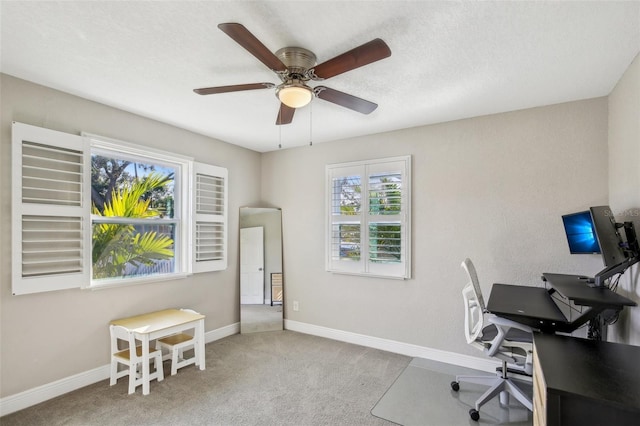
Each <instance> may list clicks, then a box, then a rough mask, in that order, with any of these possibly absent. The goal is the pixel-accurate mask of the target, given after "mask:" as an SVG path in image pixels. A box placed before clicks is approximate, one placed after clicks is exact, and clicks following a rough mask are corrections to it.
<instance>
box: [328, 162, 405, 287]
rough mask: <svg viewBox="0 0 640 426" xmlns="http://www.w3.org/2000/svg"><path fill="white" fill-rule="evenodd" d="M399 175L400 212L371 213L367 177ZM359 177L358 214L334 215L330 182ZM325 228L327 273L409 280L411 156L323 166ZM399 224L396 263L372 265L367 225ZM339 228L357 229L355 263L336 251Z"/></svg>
mask: <svg viewBox="0 0 640 426" xmlns="http://www.w3.org/2000/svg"><path fill="white" fill-rule="evenodd" d="M396 172H399V173H400V175H401V189H400V191H401V203H400V206H401V207H400V212H399V213H398V214H397V215H396V214H382V215H380V214H372V213H371V212H370V211H369V206H370V192H369V190H370V187H369V179H370V177H371V176H375V175H380V174H384V173H396ZM356 176H358V177H359V178H360V185H359V186H360V208H359V213H358V214H348V215H344V214H335V213H336V211H337V210H336V208H339V207H338V206H337V205H335V203H334V192H335V191H336V188H334V185H335V184H334V180H335V179H340V178H348V177H356ZM325 190H326V198H325V200H326V201H325V202H326V209H325V215H326V228H325V238H326V241H325V268H326V270H327V271H329V272H333V273H340V274H350V275H359V276H368V277H381V278H393V279H410V278H411V156H410V155H406V156H398V157H388V158H380V159H372V160H364V161H354V162H348V163H336V164H329V165H327V166H326V186H325ZM380 223H382V224H384V223H390V224H396V223H398V224H399V225H400V238H401V243H400V259H401V260H400V261H399V262H397V263H385V262H374V261H372V260H371V257H370V234H369V228H370V225H371V224H380ZM340 225H357V226H359V231H360V235H359V245H360V256H359V259H358V260H347V259H346V258H342V259H341V258H340V257H341V256H340V255H339V254H338V257H336V253H337V251H339V250H341V247H342V244H341V242H338V246H336V243H335V241H334V240H335V236H334V235H333V234H334V228H335V226H340Z"/></svg>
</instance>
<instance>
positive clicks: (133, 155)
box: [82, 132, 194, 289]
mask: <svg viewBox="0 0 640 426" xmlns="http://www.w3.org/2000/svg"><path fill="white" fill-rule="evenodd" d="M82 136H83V137H84V138H85V139H86V141H87V143H88V144H89V149H88V156H89V162H90V163H91V156H92V155H93V154H98V155H103V156H113V157H114V158H118V159H126V160H133V161H140V162H144V163H150V164H154V165H162V166H169V167H172V168H174V169H175V170H176V173H175V175H174V206H179V208H176V209H175V210H174V218H173V219H171V220H163V219H161V220H162V221H163V222H164V223H173V224H175V234H176V236H177V237H178V238H176V239H175V240H174V244H175V246H174V258H175V268H176V271H175V272H172V273H168V274H155V275H148V276H138V277H129V278H126V279H123V278H122V277H115V278H102V279H100V280H94V279H93V263H91V264H90V267H91V268H90V269H91V272H90V277H91V279H90V282H89V283H88V284H87V285H86V286H85V287H84V288H92V289H98V288H105V287H114V286H123V285H131V284H144V283H147V282H155V281H160V280H163V281H164V280H172V279H180V278H185V277H187V276H189V275H191V274H192V267H191V265H192V261H191V253H190V250H189V246H190V240H191V221H190V220H189V217H190V206H191V196H190V193H191V189H192V188H191V179H190V177H191V175H192V173H193V168H194V165H193V164H194V162H193V159H192V158H191V157H187V156H183V155H179V154H175V153H171V152H168V151H163V150H159V149H154V148H149V147H146V146H141V145H137V144H133V143H130V142H124V141H121V140H117V139H112V138H107V137H104V136H99V135H95V134H92V133H87V132H82ZM88 184H89V187H90V186H91V176H90V175H89V177H88ZM145 220H146V219H142V220H140V219H138V220H136V219H126V223H129V224H144V222H145ZM96 222H111V223H118V222H119V223H123V220H122V219H119V218H114V219H104V218H100V219H98V218H97V217H96V216H94V215H91V223H90V229H91V230H92V229H93V225H94V223H96ZM158 223H160V222H156V221H155V220H154V224H158ZM91 235H93V234H92V233H91Z"/></svg>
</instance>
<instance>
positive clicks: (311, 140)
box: [309, 102, 313, 146]
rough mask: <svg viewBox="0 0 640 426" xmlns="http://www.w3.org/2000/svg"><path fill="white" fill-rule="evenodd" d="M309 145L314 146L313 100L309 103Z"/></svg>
mask: <svg viewBox="0 0 640 426" xmlns="http://www.w3.org/2000/svg"><path fill="white" fill-rule="evenodd" d="M309 146H313V102H311V103H310V104H309Z"/></svg>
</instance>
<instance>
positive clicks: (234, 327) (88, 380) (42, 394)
mask: <svg viewBox="0 0 640 426" xmlns="http://www.w3.org/2000/svg"><path fill="white" fill-rule="evenodd" d="M238 333H240V323H239V322H237V323H235V324H231V325H227V326H225V327H221V328H218V329H216V330H211V331H208V332H206V333H205V336H204V341H205V343H211V342H214V341H216V340H219V339H222V338H224V337H227V336H231V335H233V334H238ZM109 374H110V373H109V364H107V365H103V366H102V367H98V368H94V369H93V370H89V371H85V372H82V373H78V374H75V375H73V376H69V377H65V378H64V379H60V380H56V381H55V382H51V383H47V384H46V385H42V386H38V387H36V388H33V389H28V390H26V391H24V392H20V393H18V394H15V395H9V396H7V397H4V398H2V399H0V416H5V415H7V414H11V413H14V412H16V411H19V410H22V409H24V408H27V407H31V406H32V405H36V404H39V403H41V402H44V401H46V400H48V399H51V398H55V397H57V396H60V395H63V394H65V393H68V392H71V391H74V390H76V389H80V388H83V387H85V386H89V385H91V384H94V383H97V382H99V381H101V380H107V379H108V378H109Z"/></svg>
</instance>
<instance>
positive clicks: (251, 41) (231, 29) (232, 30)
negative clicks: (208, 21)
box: [218, 22, 287, 71]
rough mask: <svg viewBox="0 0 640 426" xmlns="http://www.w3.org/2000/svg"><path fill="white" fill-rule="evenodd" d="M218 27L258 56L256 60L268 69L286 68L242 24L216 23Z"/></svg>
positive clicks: (279, 69) (281, 69) (280, 69)
mask: <svg viewBox="0 0 640 426" xmlns="http://www.w3.org/2000/svg"><path fill="white" fill-rule="evenodd" d="M218 28H220V29H221V30H222V31H224V33H225V34H226V35H228V36H229V37H231V38H232V39H234V40H235V41H236V43H238V44H239V45H240V46H242V47H244V48H245V49H247V50H248V51H249V53H251V54H252V55H253V56H255V57H256V58H258V60H259V61H260V62H262V63H263V64H265V65H266V66H267V67H269V69H271V70H273V71H286V70H287V67H286V65H285V64H283V63H282V61H281V60H280V59H278V57H277V56H276V55H274V54H273V52H271V51H270V50H269V49H267V47H266V46H265V45H264V44H262V42H261V41H260V40H258V39H257V38H256V37H255V36H254V35H253V34H251V33H250V32H249V30H248V29H246V28H245V27H244V25H242V24H237V23H234V22H229V23H226V24H218Z"/></svg>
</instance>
